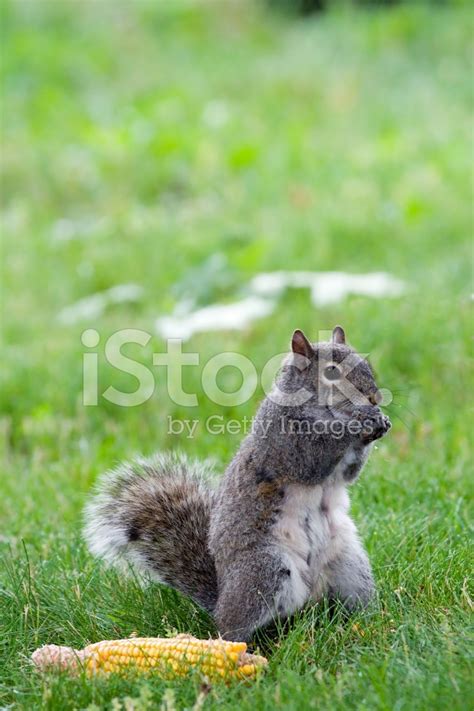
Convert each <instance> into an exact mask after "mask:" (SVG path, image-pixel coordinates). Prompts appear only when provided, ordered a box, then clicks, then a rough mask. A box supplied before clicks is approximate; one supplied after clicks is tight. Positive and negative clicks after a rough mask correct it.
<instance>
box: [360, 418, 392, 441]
mask: <svg viewBox="0 0 474 711" xmlns="http://www.w3.org/2000/svg"><path fill="white" fill-rule="evenodd" d="M362 424H363V428H362V432H361V437H362V440H363V441H364V442H365V443H367V444H369V443H370V442H375V440H376V439H380V438H381V437H383V436H384V435H386V434H387V432H388V431H389V429H390V428H391V426H392V423H391V422H390V420H389V418H388V417H387V415H384V414H383V413H381V412H380V413H377V415H375V416H374V417H367V418H366V419H365V420H364V421H363V423H362Z"/></svg>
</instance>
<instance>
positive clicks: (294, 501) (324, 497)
mask: <svg viewBox="0 0 474 711" xmlns="http://www.w3.org/2000/svg"><path fill="white" fill-rule="evenodd" d="M348 509H349V497H348V494H347V491H346V487H345V486H344V485H343V484H341V483H329V482H328V483H325V484H323V485H318V486H304V485H302V484H289V485H288V486H287V488H286V491H285V497H284V502H283V506H282V511H281V514H280V516H279V519H278V521H277V522H276V523H275V525H274V527H273V530H272V533H273V537H274V540H275V542H276V543H277V545H278V547H279V548H280V551H281V554H282V556H283V559H284V560H285V562H286V563H287V564H288V567H289V569H290V570H291V578H292V581H293V594H294V595H295V598H296V599H297V600H298V602H299V603H300V604H304V602H305V601H306V600H307V599H308V597H309V596H310V595H312V594H313V591H314V589H315V587H317V586H318V584H319V583H318V581H319V579H320V577H321V573H322V572H323V571H324V568H325V567H326V566H327V564H328V563H330V562H331V560H333V559H334V558H335V556H336V555H337V553H338V550H339V548H340V546H341V542H342V536H341V535H340V534H341V533H342V531H343V529H344V528H345V526H346V525H347V522H348V515H347V511H348ZM323 587H324V586H323ZM321 592H324V590H322V591H321Z"/></svg>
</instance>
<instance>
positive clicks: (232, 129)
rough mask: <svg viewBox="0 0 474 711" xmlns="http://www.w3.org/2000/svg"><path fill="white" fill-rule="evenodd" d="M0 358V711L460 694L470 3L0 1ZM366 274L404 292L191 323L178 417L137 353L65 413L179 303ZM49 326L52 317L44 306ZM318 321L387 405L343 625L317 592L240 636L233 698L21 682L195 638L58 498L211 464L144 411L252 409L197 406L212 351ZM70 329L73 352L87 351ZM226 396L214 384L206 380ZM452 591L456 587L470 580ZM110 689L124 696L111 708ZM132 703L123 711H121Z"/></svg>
mask: <svg viewBox="0 0 474 711" xmlns="http://www.w3.org/2000/svg"><path fill="white" fill-rule="evenodd" d="M1 8H2V32H3V39H2V50H1V54H2V62H1V64H2V74H3V79H2V99H3V111H2V119H3V120H2V132H3V148H2V164H3V175H2V187H3V190H2V194H3V196H2V217H1V228H2V237H3V245H4V251H3V270H2V272H3V280H4V281H3V284H4V298H3V299H2V305H3V313H2V326H3V327H2V332H3V341H4V349H3V368H2V402H1V408H2V411H1V419H0V427H1V441H2V449H3V466H2V472H1V479H0V518H1V531H0V534H1V535H0V555H1V569H0V584H1V587H0V596H1V597H0V655H1V656H0V665H1V671H0V707H2V708H14V709H28V710H31V709H39V708H42V709H58V710H61V711H62V710H64V709H86V708H89V709H97V708H100V709H112V708H113V709H122V708H123V709H125V708H127V709H136V710H137V711H138V710H144V709H147V708H156V707H159V706H160V704H161V705H162V707H163V708H164V709H168V710H169V711H171V710H172V709H181V708H192V707H195V708H201V706H202V705H203V708H205V709H212V708H216V709H217V708H219V709H226V708H228V709H236V708H241V709H252V711H256V710H257V709H273V708H284V709H297V710H298V711H301V710H302V709H305V708H318V709H331V710H332V709H339V708H340V709H397V710H402V709H403V710H405V709H406V710H407V711H408V710H409V711H412V710H414V709H430V710H431V709H450V710H451V711H454V710H455V709H464V708H467V706H468V703H469V701H468V699H469V695H470V692H472V688H471V686H470V667H469V645H468V636H467V635H468V619H469V617H468V615H469V611H470V608H472V602H471V598H470V596H469V595H470V593H469V588H468V576H469V568H470V558H469V531H468V519H469V504H470V502H469V496H468V495H469V486H470V483H471V481H472V480H471V476H470V471H469V467H470V454H471V448H470V427H469V419H468V394H469V393H468V387H469V384H470V383H472V379H470V377H469V368H470V364H469V354H468V349H469V345H468V344H469V341H468V337H469V336H468V334H469V331H470V326H471V325H472V320H471V318H470V315H469V314H470V309H471V290H472V289H471V287H470V277H471V274H470V257H471V242H470V238H471V232H472V221H471V210H470V205H471V193H470V187H469V186H470V177H471V173H470V165H469V154H470V152H471V151H470V148H472V136H471V130H472V125H471V110H472V55H471V53H470V39H471V34H472V16H471V13H470V11H469V9H468V7H467V5H466V6H465V7H463V6H462V4H460V5H458V6H450V5H445V6H442V5H437V6H431V7H429V6H423V5H418V4H415V3H409V4H406V5H398V6H396V7H393V8H391V9H385V10H383V9H380V10H378V11H370V10H360V9H359V10H353V11H350V10H344V11H343V10H331V11H330V12H328V13H326V14H321V15H315V16H312V17H308V18H304V19H297V18H289V17H285V16H283V15H281V14H278V13H272V12H270V11H268V9H267V10H266V9H265V8H264V7H263V6H260V5H258V4H256V3H250V2H247V1H246V0H241V1H240V2H237V1H236V2H227V0H222V1H221V2H214V3H199V2H188V1H187V0H178V1H177V2H167V1H166V0H165V1H163V2H156V3H155V2H151V1H150V2H142V1H141V0H135V1H133V2H132V1H131V0H129V1H126V0H122V1H121V2H112V1H110V2H109V1H108V0H101V1H99V0H95V1H94V2H93V1H92V0H89V1H88V2H82V3H79V2H73V1H72V0H70V1H69V0H62V1H61V2H59V1H58V2H55V3H50V2H46V1H45V0H25V1H23V2H22V1H7V0H2V2H1ZM280 269H291V270H318V271H326V270H330V271H332V270H338V271H345V272H349V273H355V274H357V273H364V272H374V271H385V272H388V273H389V274H391V275H392V276H394V277H396V278H398V279H400V280H403V282H404V283H405V284H406V288H405V291H404V293H403V294H402V295H400V296H398V297H392V298H388V297H384V298H369V297H367V296H362V295H351V296H348V297H347V298H344V299H342V300H341V301H338V302H337V303H332V304H327V305H325V306H320V307H315V306H313V305H312V304H311V302H310V298H309V295H308V292H307V291H306V290H296V289H295V290H289V291H287V292H286V293H285V294H283V295H282V296H281V298H280V300H279V302H278V307H277V309H276V310H275V312H274V313H273V314H271V315H269V316H267V317H266V318H262V319H260V320H258V321H254V322H253V323H251V324H250V325H249V326H248V327H247V328H245V329H244V330H241V331H231V330H226V331H217V332H214V333H201V334H196V335H194V336H193V337H192V338H191V339H190V340H189V342H187V343H186V344H185V349H186V350H190V351H191V350H192V351H197V352H199V354H200V357H201V365H200V366H199V367H195V368H187V369H186V370H187V372H186V377H185V389H186V390H187V391H188V392H191V391H193V392H196V393H198V396H199V405H198V407H196V408H193V409H192V410H186V408H183V407H182V406H178V405H175V404H174V403H173V402H172V401H171V400H170V398H169V397H168V396H167V393H166V379H165V375H164V371H163V370H162V369H161V370H160V369H159V368H155V369H154V373H155V376H156V378H155V379H156V388H155V392H154V394H153V397H151V398H150V399H149V400H148V402H146V403H145V404H143V405H140V406H138V407H130V408H126V407H119V406H116V405H113V404H112V403H110V402H108V401H107V400H106V399H105V398H104V397H100V398H99V401H98V406H97V407H84V406H83V404H82V359H83V353H84V352H89V351H90V352H95V351H97V353H98V354H99V358H98V360H99V366H98V368H99V384H100V390H101V392H103V391H104V390H105V389H106V388H107V386H109V385H114V386H115V387H117V388H122V389H124V390H129V391H133V390H134V389H135V387H136V381H135V379H134V378H133V377H132V376H130V375H127V374H126V373H123V372H122V373H121V372H119V371H117V370H116V369H114V368H112V367H111V366H110V365H109V364H107V363H106V362H105V358H104V344H105V343H106V341H107V338H108V337H109V336H110V335H111V334H113V333H114V332H116V331H117V330H119V329H123V328H136V329H142V330H144V331H147V332H149V333H151V334H153V335H152V338H151V339H150V341H149V343H148V344H147V345H146V346H145V347H141V346H138V345H133V344H132V345H129V346H127V352H128V353H129V354H131V355H133V356H134V357H135V358H137V359H139V360H141V361H142V362H143V363H146V364H148V365H151V358H152V353H153V352H155V351H161V350H163V349H164V341H163V340H162V339H161V338H160V337H158V335H156V333H155V331H154V322H155V320H156V319H157V318H158V317H160V316H163V315H166V314H169V313H171V312H172V310H173V308H174V307H175V304H176V303H179V302H180V301H182V300H184V299H187V298H193V299H194V300H195V302H196V304H197V306H205V305H208V304H212V303H216V302H225V301H232V300H234V299H236V298H240V297H242V295H245V285H246V284H247V283H248V282H249V280H250V279H251V278H252V277H253V276H255V275H256V274H258V273H260V272H267V271H274V270H280ZM120 284H138V285H140V286H141V287H142V288H143V293H142V295H141V297H139V298H138V299H137V300H136V301H133V302H123V303H116V304H112V305H109V306H108V307H107V308H105V310H103V312H101V313H97V314H95V315H91V316H89V317H85V318H83V319H77V320H74V319H70V320H69V321H67V320H66V321H65V319H64V318H63V319H62V320H61V318H60V317H59V314H61V312H62V310H63V309H65V308H66V307H68V306H70V305H71V304H75V303H76V302H77V301H78V300H80V299H83V298H85V297H87V296H90V295H92V294H95V293H97V292H103V291H105V290H107V289H109V288H111V287H114V286H116V285H120ZM63 314H64V312H63ZM335 323H342V324H343V325H344V327H345V329H346V332H347V334H348V337H349V340H350V341H351V342H352V343H353V344H354V345H355V346H356V347H358V348H359V349H360V350H361V351H362V352H367V353H370V357H371V360H372V363H373V365H374V366H375V369H376V372H377V374H378V381H379V385H380V386H381V387H384V388H387V389H389V390H390V391H391V392H392V393H393V402H392V403H391V404H390V405H389V406H388V408H387V411H388V412H389V414H390V416H391V418H392V421H393V424H394V426H393V429H392V431H391V433H390V435H389V436H388V437H387V438H386V439H384V440H383V441H382V442H381V443H380V444H379V446H378V448H377V449H376V451H374V453H373V455H372V457H371V460H370V462H369V463H368V465H367V467H366V469H365V471H364V472H363V475H362V477H361V480H360V481H359V483H358V484H357V485H356V486H355V487H354V489H353V490H352V502H353V504H352V510H353V514H354V517H355V519H356V521H357V523H358V525H359V528H360V531H361V535H362V537H363V539H364V541H365V542H366V545H367V548H368V550H369V553H370V557H371V560H372V563H373V567H374V574H375V577H376V580H377V586H378V599H377V601H376V603H375V604H374V606H373V607H372V609H370V610H368V611H367V612H366V613H363V614H359V615H356V616H355V617H353V618H351V619H349V620H345V619H343V618H342V617H341V616H340V615H337V614H336V615H335V616H331V615H330V614H329V613H328V610H327V609H326V606H325V605H324V604H321V605H319V606H316V607H312V608H310V609H307V610H305V611H304V612H302V613H301V614H300V615H298V616H297V618H296V619H295V620H293V621H292V622H291V625H288V626H287V628H285V629H281V630H280V632H279V634H278V635H277V636H273V637H270V636H268V635H267V636H265V635H264V636H262V637H261V638H260V639H259V640H258V644H259V645H260V648H261V649H263V651H264V652H265V653H266V654H267V656H268V657H269V659H270V669H269V672H268V673H267V674H266V675H265V676H264V677H262V678H261V679H260V680H259V681H258V682H257V683H256V684H255V685H253V686H246V685H243V684H237V685H233V686H230V687H225V686H221V685H215V686H213V687H211V688H204V687H201V685H200V683H199V680H198V679H189V680H186V681H180V682H175V683H170V682H162V681H160V680H158V679H154V678H148V679H147V678H143V677H128V678H119V677H112V678H110V679H107V680H87V679H84V678H82V677H81V678H76V679H71V678H67V677H64V676H60V675H59V676H58V675H50V676H47V677H43V678H42V677H39V676H38V675H36V674H35V673H34V672H33V671H32V669H31V666H30V663H29V656H30V654H31V652H32V651H33V650H34V649H35V648H36V647H37V646H39V645H41V644H44V643H46V642H56V643H63V644H68V645H73V646H75V647H82V646H84V645H85V644H87V643H88V642H90V641H97V640H99V639H105V638H116V637H126V636H128V635H130V634H132V633H134V632H136V633H138V634H140V635H168V634H172V633H173V631H176V630H177V631H180V632H192V633H194V634H196V635H198V636H208V635H209V634H215V630H214V628H213V626H212V621H211V620H210V619H208V618H207V617H206V615H205V614H204V613H202V612H201V611H200V610H199V609H198V608H196V607H195V606H193V604H192V603H191V602H189V601H188V600H186V599H184V598H182V597H180V596H179V595H178V594H177V593H174V592H173V591H170V590H168V589H165V588H163V587H161V586H158V585H154V586H149V587H146V588H143V587H142V586H141V585H140V584H139V582H138V581H137V580H135V579H133V578H128V579H124V578H123V577H121V576H119V575H118V574H117V573H115V572H113V571H110V570H109V571H107V570H105V569H104V567H103V566H102V565H101V564H100V563H98V562H97V561H94V560H93V559H92V558H91V556H90V555H89V554H88V552H87V551H86V549H85V546H84V544H83V543H82V541H81V511H82V508H83V505H84V502H85V500H86V498H87V495H88V492H89V491H90V490H91V487H92V485H93V483H94V481H95V479H96V477H97V476H98V475H99V473H100V472H102V471H103V470H105V469H107V468H109V467H111V466H113V465H115V464H116V463H117V462H118V461H120V460H121V459H124V458H129V457H131V456H133V455H134V454H136V453H138V452H141V453H144V454H151V453H152V452H154V451H155V450H160V449H182V450H184V451H186V452H187V453H188V454H189V455H191V456H196V457H202V458H204V457H211V458H213V459H214V460H215V462H216V466H217V468H218V469H219V470H223V469H224V467H225V465H226V463H227V462H228V461H229V460H230V458H231V457H232V454H233V452H234V451H235V449H236V447H237V445H238V442H239V440H240V437H241V435H239V434H229V433H228V434H225V435H221V436H215V435H212V434H211V433H209V432H207V431H206V428H205V427H200V428H199V429H198V431H197V432H196V436H195V437H194V438H186V437H185V436H175V435H172V434H169V433H168V424H167V422H168V421H167V418H168V416H172V417H174V418H179V417H181V418H182V417H191V418H198V419H199V421H200V423H203V422H204V421H205V420H206V418H207V417H209V416H211V415H214V414H217V415H222V416H223V417H224V420H225V421H227V420H229V419H231V418H242V417H244V416H249V417H250V416H251V415H253V413H254V412H255V408H256V405H257V403H258V401H259V399H260V398H261V391H260V390H258V391H257V392H256V393H255V395H254V396H253V397H252V398H251V400H250V401H249V402H247V403H245V404H243V405H240V406H239V407H224V406H218V405H215V404H214V403H213V402H211V400H210V399H209V398H208V397H207V396H206V395H205V394H204V393H203V392H202V389H201V384H200V383H201V381H200V374H201V370H202V364H204V363H205V362H206V361H207V360H208V359H209V358H210V357H211V356H212V355H214V354H216V353H218V352H220V351H225V350H228V351H237V352H240V353H243V354H245V355H247V356H248V357H249V358H251V359H252V361H253V362H254V363H255V365H256V366H257V367H258V368H261V367H262V366H263V365H264V363H265V362H266V361H267V360H268V359H269V358H270V357H271V356H273V355H274V354H275V353H281V352H283V351H285V350H286V349H287V347H288V342H289V338H290V336H291V333H292V331H293V329H294V328H296V327H300V328H303V329H305V330H306V332H307V333H308V334H309V335H311V336H312V337H313V338H316V336H317V333H318V331H319V330H321V329H322V330H324V329H328V328H330V327H332V326H333V325H334V324H335ZM86 328H94V329H96V330H97V331H98V333H99V335H100V343H99V346H98V347H97V348H95V349H94V348H92V349H90V348H89V349H88V348H85V347H84V346H83V345H82V343H81V333H82V332H83V331H84V329H86ZM222 376H223V387H227V388H229V389H233V388H235V387H238V383H237V386H236V385H235V378H234V376H235V372H234V371H231V372H230V373H228V372H224V371H223V373H222ZM471 595H472V593H471ZM127 697H129V698H133V699H134V701H126V698H127ZM127 704H128V705H127Z"/></svg>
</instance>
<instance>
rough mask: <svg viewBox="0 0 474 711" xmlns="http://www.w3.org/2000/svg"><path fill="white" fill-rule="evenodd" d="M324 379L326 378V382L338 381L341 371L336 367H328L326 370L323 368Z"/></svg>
mask: <svg viewBox="0 0 474 711" xmlns="http://www.w3.org/2000/svg"><path fill="white" fill-rule="evenodd" d="M323 373H324V377H325V378H327V380H339V378H340V377H341V371H340V370H339V368H338V367H337V365H328V366H327V367H326V368H324V371H323Z"/></svg>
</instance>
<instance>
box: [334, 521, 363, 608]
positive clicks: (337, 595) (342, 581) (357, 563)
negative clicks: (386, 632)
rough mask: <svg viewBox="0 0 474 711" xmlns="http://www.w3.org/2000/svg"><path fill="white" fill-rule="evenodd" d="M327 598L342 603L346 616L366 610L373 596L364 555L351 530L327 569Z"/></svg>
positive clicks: (354, 533) (355, 534)
mask: <svg viewBox="0 0 474 711" xmlns="http://www.w3.org/2000/svg"><path fill="white" fill-rule="evenodd" d="M327 584H328V595H329V598H332V599H333V600H339V601H340V602H342V604H343V605H344V607H345V608H346V610H347V611H348V612H352V611H353V610H355V609H358V608H359V609H360V608H363V607H366V606H367V605H368V604H369V602H370V600H371V599H372V597H373V595H374V593H375V584H374V579H373V576H372V569H371V566H370V562H369V558H368V556H367V553H366V552H365V550H364V547H363V546H362V543H361V542H360V541H359V538H358V536H357V533H356V532H355V529H354V531H353V532H351V533H350V534H346V537H345V540H344V542H343V545H342V546H341V550H340V552H339V554H338V555H337V556H336V558H335V559H334V560H333V561H332V562H331V564H330V566H329V572H328V576H327Z"/></svg>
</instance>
